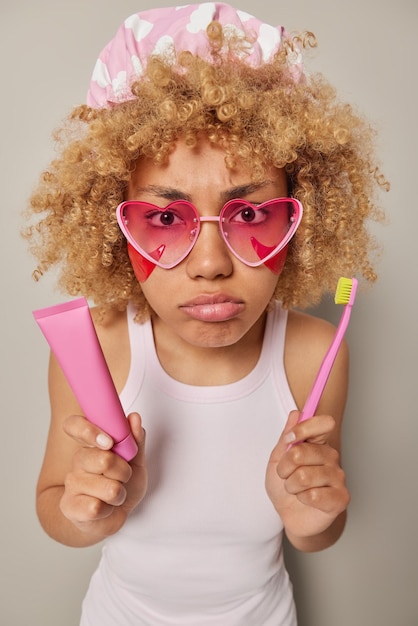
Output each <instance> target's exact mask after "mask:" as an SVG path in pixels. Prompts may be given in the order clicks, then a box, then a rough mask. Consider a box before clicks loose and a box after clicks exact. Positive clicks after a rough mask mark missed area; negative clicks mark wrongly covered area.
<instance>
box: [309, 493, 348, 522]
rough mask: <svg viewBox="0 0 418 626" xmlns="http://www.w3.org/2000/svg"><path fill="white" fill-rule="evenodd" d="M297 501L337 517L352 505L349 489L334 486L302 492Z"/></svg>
mask: <svg viewBox="0 0 418 626" xmlns="http://www.w3.org/2000/svg"><path fill="white" fill-rule="evenodd" d="M297 499H298V500H299V502H301V503H302V504H305V505H306V506H309V507H312V508H314V509H317V510H319V511H322V512H323V513H328V514H332V516H333V518H335V516H336V515H338V514H340V513H342V512H343V511H345V510H346V508H347V507H348V505H349V503H350V494H349V492H348V490H347V489H345V488H344V489H338V488H336V487H332V486H325V487H316V488H313V489H307V490H305V491H301V492H300V493H299V494H298V495H297Z"/></svg>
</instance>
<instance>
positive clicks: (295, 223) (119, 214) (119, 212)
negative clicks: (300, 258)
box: [116, 197, 303, 270]
mask: <svg viewBox="0 0 418 626" xmlns="http://www.w3.org/2000/svg"><path fill="white" fill-rule="evenodd" d="M277 201H281V202H282V201H286V202H290V204H291V205H292V207H293V209H294V212H293V214H292V215H291V218H290V219H291V222H292V224H291V226H290V228H289V230H288V232H287V233H286V235H285V237H283V239H282V240H281V241H280V243H279V244H278V245H277V246H276V247H275V248H274V249H273V250H272V251H271V252H270V253H269V254H267V256H265V257H264V258H263V259H260V260H259V261H254V262H252V261H246V260H245V259H244V258H242V257H241V256H240V255H239V254H238V253H237V252H236V251H235V250H234V249H233V248H232V246H231V244H230V243H229V241H228V238H227V237H226V235H225V233H224V232H223V230H222V222H223V221H225V220H224V218H223V216H224V214H225V212H226V211H227V210H228V208H229V207H230V206H231V204H233V203H237V202H242V203H243V204H244V205H245V206H248V207H251V208H253V209H256V210H257V209H260V208H262V207H267V206H270V205H271V204H275V203H277ZM179 202H181V203H182V204H184V205H187V206H188V207H190V208H192V209H193V212H194V214H195V217H194V219H193V221H194V222H195V223H196V234H195V236H194V238H193V242H192V243H191V245H190V246H189V247H188V248H187V250H186V252H185V253H184V254H182V256H181V257H180V258H179V259H178V260H176V261H175V262H173V263H160V262H159V261H157V260H156V259H155V258H154V257H152V256H151V255H149V254H148V253H147V252H145V250H143V249H142V248H140V247H139V245H138V243H137V242H136V241H135V239H134V238H133V237H132V235H131V233H130V232H129V230H128V228H127V227H126V224H125V216H124V213H123V212H124V209H125V207H126V206H127V205H132V204H134V205H135V204H137V205H141V206H147V207H150V208H152V209H157V210H160V211H161V212H163V211H166V210H168V209H170V207H172V206H173V205H176V204H178V203H179ZM302 215H303V207H302V204H301V203H300V202H299V200H296V198H288V197H281V198H272V199H271V200H267V201H266V202H262V203H261V204H252V203H251V202H248V200H243V199H241V198H234V199H233V200H229V201H228V202H227V203H226V204H224V206H223V207H222V209H221V212H220V214H219V215H213V216H206V217H202V216H200V215H199V213H198V211H197V209H196V207H195V206H194V204H192V203H191V202H189V201H188V200H175V201H173V202H170V203H169V204H167V205H166V206H165V207H159V206H156V205H154V204H152V203H150V202H143V201H142V200H126V201H124V202H121V203H120V204H119V205H118V207H117V209H116V218H117V221H118V224H119V228H120V229H121V231H122V233H123V235H124V237H125V238H126V240H127V241H128V243H129V244H130V245H131V246H132V248H133V249H134V250H135V251H136V252H137V253H138V254H139V255H141V256H142V257H143V258H144V259H146V260H147V261H148V262H149V263H151V264H153V265H154V266H158V267H161V268H162V269H167V270H168V269H171V268H173V267H176V266H177V265H179V264H180V263H181V262H182V261H184V259H185V258H186V257H187V256H188V255H189V254H190V252H191V251H192V250H193V248H194V246H195V244H196V242H197V240H198V238H199V234H200V228H201V224H202V222H218V226H219V232H220V235H221V237H222V241H223V242H224V243H225V245H226V246H227V248H228V249H229V250H230V252H231V253H232V254H233V255H234V256H235V257H236V258H237V259H238V260H239V261H241V262H242V263H244V265H247V266H249V267H258V266H260V265H263V264H265V263H266V262H267V261H269V260H270V259H272V258H273V257H275V256H276V255H277V254H279V252H280V251H281V250H283V248H284V247H285V246H287V244H288V243H289V242H290V240H291V239H292V237H293V236H294V234H295V232H296V231H297V229H298V227H299V224H300V222H301V220H302Z"/></svg>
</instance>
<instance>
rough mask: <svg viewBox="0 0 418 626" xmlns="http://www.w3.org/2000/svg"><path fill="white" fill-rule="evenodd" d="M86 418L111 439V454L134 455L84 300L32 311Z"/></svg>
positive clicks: (129, 457)
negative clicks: (112, 442)
mask: <svg viewBox="0 0 418 626" xmlns="http://www.w3.org/2000/svg"><path fill="white" fill-rule="evenodd" d="M33 315H34V318H35V320H36V322H37V323H38V325H39V327H40V329H41V331H42V332H43V334H44V336H45V338H46V340H47V341H48V343H49V345H50V347H51V350H52V352H53V353H54V355H55V357H56V359H57V361H58V363H59V364H60V366H61V369H62V371H63V372H64V375H65V377H66V378H67V380H68V383H69V385H70V387H71V389H72V390H73V393H74V395H75V397H76V398H77V400H78V403H79V405H80V407H81V409H82V411H83V413H84V415H85V417H86V418H87V419H88V420H89V421H90V422H92V423H93V424H95V425H96V426H98V427H99V428H101V429H102V430H103V431H104V432H106V433H107V434H108V435H110V436H111V437H112V439H113V441H114V442H115V443H114V446H113V448H112V450H113V452H116V454H118V455H119V456H121V457H122V458H123V459H125V460H126V461H130V460H132V459H133V457H134V456H135V455H136V453H137V451H138V446H137V444H136V441H135V439H134V437H133V435H132V432H131V429H130V426H129V422H128V420H127V419H126V416H125V413H124V411H123V408H122V405H121V403H120V400H119V396H118V394H117V391H116V388H115V385H114V383H113V380H112V377H111V375H110V372H109V368H108V366H107V363H106V361H105V358H104V355H103V351H102V348H101V346H100V343H99V340H98V337H97V334H96V329H95V328H94V324H93V320H92V318H91V314H90V309H89V306H88V304H87V300H86V299H85V298H78V299H76V300H73V301H71V302H65V303H64V304H58V305H55V306H50V307H47V308H45V309H39V310H38V311H33Z"/></svg>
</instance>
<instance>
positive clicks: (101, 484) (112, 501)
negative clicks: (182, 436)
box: [60, 413, 147, 540]
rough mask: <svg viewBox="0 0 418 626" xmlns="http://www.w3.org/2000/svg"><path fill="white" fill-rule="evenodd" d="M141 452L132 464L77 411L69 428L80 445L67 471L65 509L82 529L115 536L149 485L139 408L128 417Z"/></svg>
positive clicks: (66, 426)
mask: <svg viewBox="0 0 418 626" xmlns="http://www.w3.org/2000/svg"><path fill="white" fill-rule="evenodd" d="M128 420H129V423H130V427H131V430H132V434H133V436H134V438H135V440H136V442H137V444H138V453H137V455H136V456H135V457H134V458H133V459H132V461H130V462H129V463H128V462H127V461H125V460H124V459H122V458H121V457H120V456H118V455H117V454H115V453H114V452H112V451H111V448H112V446H113V441H112V439H111V438H110V437H109V436H108V435H107V434H106V433H104V432H103V431H102V430H100V429H99V428H98V427H97V426H95V425H94V424H91V423H90V422H89V421H88V420H87V419H86V418H85V417H82V416H80V415H72V416H70V417H68V418H67V419H66V420H65V422H64V431H65V433H66V434H67V435H69V436H70V437H71V438H72V439H73V440H75V441H76V442H77V443H78V444H80V445H81V447H80V448H79V449H78V450H77V451H76V452H75V454H74V456H73V460H72V467H71V470H70V471H69V472H68V474H67V476H66V478H65V483H64V493H63V496H62V498H61V502H60V508H61V511H62V513H63V515H64V516H65V517H66V518H67V519H68V520H69V521H70V522H72V524H74V526H76V527H77V528H78V529H79V530H80V531H81V532H83V533H86V534H87V535H91V536H92V537H94V538H97V540H100V539H104V538H105V537H108V536H109V535H113V534H114V533H115V532H117V531H118V530H119V529H120V528H121V527H122V526H123V524H124V522H125V520H126V518H127V516H128V515H129V513H130V512H131V511H132V509H134V507H135V506H136V505H137V504H138V503H139V502H140V501H141V500H142V498H143V497H144V495H145V493H146V490H147V470H146V465H145V431H144V429H143V428H142V424H141V418H140V416H139V415H138V413H131V414H130V415H129V416H128Z"/></svg>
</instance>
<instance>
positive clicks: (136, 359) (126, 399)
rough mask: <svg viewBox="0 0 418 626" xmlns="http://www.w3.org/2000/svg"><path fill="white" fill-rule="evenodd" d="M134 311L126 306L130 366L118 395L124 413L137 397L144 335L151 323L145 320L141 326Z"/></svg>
mask: <svg viewBox="0 0 418 626" xmlns="http://www.w3.org/2000/svg"><path fill="white" fill-rule="evenodd" d="M135 315H136V309H135V307H134V306H133V305H132V304H128V307H127V311H126V316H127V322H128V333H129V345H130V350H131V354H130V366H129V374H128V378H127V380H126V383H125V386H124V387H123V389H122V391H121V393H120V400H121V403H122V406H123V407H124V409H125V411H126V410H127V408H128V407H130V406H132V404H133V402H134V400H135V398H136V397H137V395H138V389H139V388H140V387H141V385H142V382H143V380H144V376H145V363H146V360H145V358H144V357H143V355H144V354H145V351H146V335H147V334H149V333H150V326H151V322H150V321H149V320H147V321H146V322H144V323H143V324H139V323H137V322H135V321H134V319H135Z"/></svg>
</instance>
